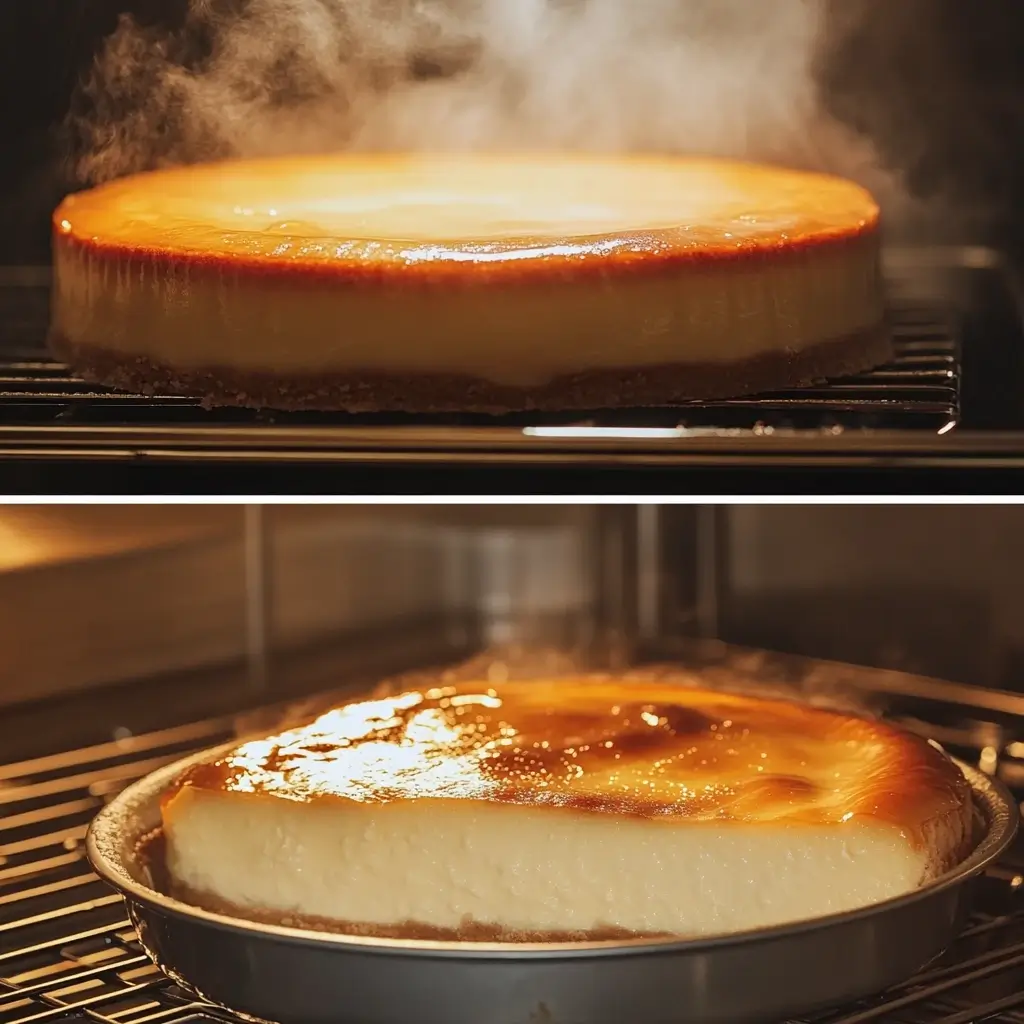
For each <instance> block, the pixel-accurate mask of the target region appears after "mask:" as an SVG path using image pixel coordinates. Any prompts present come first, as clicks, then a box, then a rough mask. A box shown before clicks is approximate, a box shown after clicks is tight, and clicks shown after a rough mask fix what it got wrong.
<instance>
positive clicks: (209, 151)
mask: <svg viewBox="0 0 1024 1024" xmlns="http://www.w3.org/2000/svg"><path fill="white" fill-rule="evenodd" d="M823 11H824V4H823V2H821V0H248V2H241V0H190V6H189V11H188V15H187V18H186V20H185V23H184V25H183V26H180V27H179V28H178V29H177V30H175V31H169V30H161V31H156V30H153V29H151V28H145V27H141V26H139V25H138V24H136V23H135V22H134V21H132V20H131V19H129V18H125V19H124V20H123V21H122V23H121V25H120V28H119V29H118V31H117V32H116V33H115V34H114V35H113V36H112V37H111V38H110V39H109V40H108V42H107V44H106V46H105V48H104V49H103V51H102V52H101V54H100V55H99V57H98V59H97V62H96V65H95V67H94V69H93V72H92V74H91V76H90V78H89V79H88V81H87V82H86V83H85V84H84V86H83V89H82V92H81V95H80V97H79V102H78V104H77V107H76V114H75V115H74V117H73V127H74V129H75V134H76V137H77V147H76V148H77V153H76V156H75V160H74V165H75V174H76V177H77V178H78V179H79V180H81V181H82V182H97V181H102V180H105V179H109V178H112V177H116V176H119V175H122V174H125V173H129V172H134V171H139V170H143V169H148V168H152V167H159V166H163V165H167V164H173V163H181V162H189V161H196V160H204V159H210V158H214V157H225V156H256V155H266V154H274V153H284V152H318V151H325V150H326V151H332V150H343V149H360V150H382V149H403V150H441V149H446V150H451V149H459V150H472V149H505V150H508V149H524V148H525V149H545V148H547V149H566V148H571V149H577V150H647V151H666V152H683V153H706V154H714V155H722V156H738V157H745V158H749V159H758V160H765V161H772V162H780V163H785V164H789V165H793V166H803V167H808V168H817V169H824V170H831V171H835V172H838V173H843V174H847V175H849V176H851V177H854V178H857V179H859V180H861V181H863V182H864V183H865V184H867V185H868V186H869V187H872V188H874V189H875V190H876V192H879V191H880V192H883V193H884V192H886V191H892V189H891V187H890V183H889V182H887V181H886V180H885V178H884V176H882V175H881V174H880V172H878V170H877V167H876V161H875V159H874V156H873V153H872V152H871V149H870V147H869V146H867V144H866V143H864V142H863V141H860V140H857V139H855V138H853V137H852V136H851V135H850V134H848V133H847V132H845V131H844V130H843V129H842V128H841V127H840V126H839V125H838V124H837V123H836V122H834V121H833V120H831V119H830V118H829V117H828V116H827V115H826V114H825V113H824V112H823V111H822V109H821V107H820V105H819V103H818V100H817V93H816V89H815V86H814V82H813V74H812V71H813V66H814V59H815V52H816V46H817V40H818V35H819V30H820V22H821V19H822V17H823Z"/></svg>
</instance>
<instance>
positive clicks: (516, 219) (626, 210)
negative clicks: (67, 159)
mask: <svg viewBox="0 0 1024 1024" xmlns="http://www.w3.org/2000/svg"><path fill="white" fill-rule="evenodd" d="M878 216H879V214H878V207H877V205H876V204H875V202H874V200H873V199H872V198H871V196H870V195H868V193H867V192H865V191H864V190H863V189H862V188H860V187H859V186H857V185H855V184H853V183H852V182H848V181H845V180H843V179H840V178H834V177H829V176H826V175H820V174H809V173H805V172H798V171H791V170H784V169H779V168H772V167H763V166H757V165H750V164H744V163H737V162H730V161H716V160H710V159H692V158H681V157H641V156H629V157H588V156H582V155H580V156H571V155H546V156H529V155H469V154H461V155H449V156H441V155H433V156H431V155H420V156H412V155H400V154H399V155H395V154H392V155H380V156H366V155H363V156H359V155H334V156H326V157H288V158H277V159H264V160H255V161H235V162H225V163H217V164H207V165H200V166H194V167H183V168H175V169H170V170H162V171H156V172H151V173H148V174H142V175H137V176H133V177H128V178H123V179H120V180H117V181H114V182H111V183H108V184H106V185H103V186H100V187H98V188H95V189H92V190H89V191H86V192H80V193H78V194H76V195H73V196H70V197H68V198H67V199H66V200H65V201H64V202H63V203H62V204H61V206H60V207H59V208H58V210H57V211H56V213H55V215H54V226H55V232H56V236H57V244H58V245H71V246H78V247H81V248H84V249H86V250H87V251H88V252H89V253H90V254H91V255H92V256H94V257H98V258H103V257H106V258H110V259H115V260H124V259H127V258H134V259H151V260H157V261H162V262H166V263H168V264H170V265H176V264H178V263H182V262H184V263H187V264H188V265H189V266H190V268H195V269H197V270H199V271H202V270H203V269H213V270H217V271H219V272H222V271H223V270H224V269H226V268H233V269H236V270H243V269H248V270H252V271H265V272H273V273H275V274H280V273H284V272H289V271H295V272H298V273H300V274H301V273H304V274H306V275H307V276H309V275H310V274H312V275H313V276H320V275H322V274H324V273H328V274H331V275H341V276H346V277H358V278H360V279H364V280H370V281H372V280H373V279H374V277H375V275H376V276H380V275H382V274H387V275H391V274H394V273H396V272H401V273H402V274H403V277H404V278H405V279H409V280H436V279H438V278H442V279H450V278H455V279H463V278H465V277H466V275H467V273H470V272H471V273H472V279H473V280H479V279H481V278H483V279H491V278H493V277H494V275H498V274H500V275H502V278H503V279H504V278H505V277H507V278H510V279H515V278H520V277H523V276H530V275H531V274H533V273H542V274H546V275H550V274H552V273H556V272H562V273H565V274H569V275H571V274H574V273H576V272H578V271H581V270H584V269H587V268H595V267H596V268H607V267H609V266H615V267H616V268H620V269H623V270H626V269H646V268H657V267H659V266H664V265H666V264H670V265H674V264H678V263H680V262H684V261H685V262H692V261H694V260H698V261H701V260H703V261H710V260H721V259H743V258H749V257H757V256H761V257H771V256H775V257H779V256H785V255H787V254H791V253H799V252H802V251H805V250H807V249H808V248H811V249H813V248H815V247H820V246H824V245H830V244H837V243H839V244H841V243H848V242H850V241H853V240H855V239H857V238H861V237H864V236H872V235H873V234H874V231H875V229H876V227H877V223H878Z"/></svg>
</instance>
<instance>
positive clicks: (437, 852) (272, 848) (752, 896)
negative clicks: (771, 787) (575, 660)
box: [167, 793, 959, 936]
mask: <svg viewBox="0 0 1024 1024" xmlns="http://www.w3.org/2000/svg"><path fill="white" fill-rule="evenodd" d="M186 799H187V804H186V805H185V806H184V807H182V808H179V809H178V811H177V815H178V821H177V824H176V825H175V828H174V831H173V832H172V838H171V841H170V842H169V843H168V849H167V853H168V867H169V869H170V871H171V873H172V876H173V877H174V878H176V879H177V880H178V881H179V882H180V883H181V884H182V885H184V886H185V887H186V888H187V889H188V890H190V891H191V892H194V893H196V894H198V895H199V896H200V898H201V897H202V895H203V894H206V896H207V897H208V898H209V897H211V896H212V894H215V901H216V902H221V903H223V904H228V905H229V906H232V907H234V908H237V910H238V911H239V912H242V913H245V912H247V911H248V912H256V913H257V914H260V915H261V916H264V917H265V916H266V914H267V912H268V911H269V912H274V913H276V914H278V915H280V917H282V918H285V917H288V916H299V917H308V918H321V919H323V918H326V919H332V920H336V921H341V922H358V923H359V924H361V925H363V926H373V925H379V926H381V928H382V929H383V930H389V929H393V928H394V926H400V925H402V924H405V923H408V922H429V923H430V925H431V926H432V927H434V928H438V929H444V930H448V929H450V930H451V931H452V932H453V933H458V932H459V931H460V929H463V928H465V926H466V924H467V922H475V923H478V924H484V925H488V924H494V925H498V926H500V928H501V929H503V930H506V931H509V932H513V933H516V932H518V933H524V934H527V935H530V934H537V933H541V934H543V933H558V932H580V933H596V934H600V933H602V932H604V931H608V930H613V929H619V930H623V931H627V932H635V933H639V934H669V935H673V934H674V935H680V934H685V935H689V936H709V935H718V934H725V933H728V932H736V931H743V930H746V929H752V928H764V927H770V926H772V925H780V924H785V923H788V922H792V921H801V920H806V919H809V918H812V917H815V916H822V915H825V914H831V913H840V912H843V911H849V910H854V909H856V908H858V907H863V906H867V905H869V904H871V903H876V902H879V901H881V900H885V899H888V898H890V897H894V896H898V895H900V894H902V893H905V892H909V891H911V890H913V889H914V888H916V887H917V886H919V885H920V884H921V883H922V882H923V881H926V880H927V879H928V878H930V877H933V876H934V875H935V874H937V873H939V872H940V871H941V870H943V869H944V868H945V865H944V864H943V863H942V862H941V860H940V859H939V858H937V857H936V856H935V855H934V854H933V852H932V850H933V849H940V848H944V847H946V846H947V845H948V844H949V843H950V842H953V843H954V845H955V842H956V841H957V840H958V839H959V837H954V836H952V835H948V836H936V837H933V844H934V845H933V846H930V847H927V848H921V849H916V848H914V846H913V845H912V844H911V843H910V842H908V840H907V838H906V836H904V835H902V834H901V833H900V831H899V830H898V829H895V828H892V827H888V828H887V827H885V826H883V825H871V824H867V825H855V826H853V827H850V828H843V829H831V830H825V829H821V828H814V827H813V826H806V825H798V824H788V825H786V824H783V825H774V826H763V825H757V824H747V825H737V824H734V823H729V824H714V823H711V822H708V823H704V824H700V825H692V824H691V825H685V824H684V825H680V824H678V823H672V822H662V821H639V822H623V821H621V820H617V819H615V818H613V817H609V816H606V815H595V814H590V815H588V814H579V813H575V812H573V811H551V810H538V809H536V808H523V807H500V806H495V805H488V804H484V803H467V804H466V805H465V806H462V807H460V808H459V809H458V810H457V811H449V810H446V809H445V808H443V807H439V806H438V805H437V804H435V803H432V802H431V801H423V802H420V803H414V804H393V805H389V806H387V807H383V808H377V809H375V810H372V811H368V810H367V808H366V807H365V805H352V806H348V807H318V808H315V809H309V808H305V807H303V806H302V805H301V804H294V803H288V802H285V801H274V800H272V799H271V798H267V797H261V796H251V797H249V798H243V799H239V800H236V801H233V802H232V801H225V800H224V799H222V798H217V797H211V796H210V795H207V794H202V793H191V794H190V795H189V796H188V797H187V798H186ZM274 805H279V806H274ZM942 827H944V828H950V829H951V831H952V828H953V827H951V826H946V825H943V826H942ZM943 840H945V842H943Z"/></svg>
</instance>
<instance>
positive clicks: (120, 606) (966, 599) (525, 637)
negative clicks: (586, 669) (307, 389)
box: [0, 506, 1024, 1024]
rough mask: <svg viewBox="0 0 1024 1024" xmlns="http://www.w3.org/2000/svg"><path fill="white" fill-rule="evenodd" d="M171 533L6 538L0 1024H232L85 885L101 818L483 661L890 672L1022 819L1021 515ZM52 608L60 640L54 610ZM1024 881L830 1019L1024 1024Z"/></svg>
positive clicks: (225, 527) (495, 518)
mask: <svg viewBox="0 0 1024 1024" xmlns="http://www.w3.org/2000/svg"><path fill="white" fill-rule="evenodd" d="M171 511H172V512H174V513H175V514H174V515H169V514H168V513H167V510H162V509H157V508H146V507H140V508H136V509H131V510H124V509H99V510H91V511H90V510H83V509H77V510H60V509H47V510H43V509H27V510H20V511H16V510H11V511H10V512H8V513H5V516H4V517H3V521H2V522H0V533H2V535H3V537H4V538H5V540H4V544H3V549H4V551H5V552H6V553H7V557H6V559H5V564H6V566H7V568H13V567H15V566H16V567H17V571H11V572H5V573H3V574H0V586H9V587H11V588H12V589H11V594H12V595H13V594H18V595H20V600H19V604H20V606H21V608H22V611H20V612H19V613H18V614H17V615H15V614H13V613H12V615H11V616H10V621H9V622H8V623H6V624H5V625H4V626H3V628H4V629H5V630H8V629H9V630H10V631H11V636H12V637H13V636H15V635H17V636H18V637H19V639H20V643H19V644H18V645H15V644H13V643H5V644H4V645H3V649H4V650H5V651H7V652H8V653H7V654H5V655H4V658H3V665H2V668H0V680H2V684H0V699H2V701H3V703H4V710H3V714H2V716H0V744H2V750H3V752H4V754H3V761H4V764H3V765H2V766H0V1021H2V1022H3V1024H29V1022H35V1021H45V1020H54V1021H85V1020H94V1021H102V1022H109V1024H113V1022H116V1024H143V1022H149V1021H161V1022H163V1021H166V1022H170V1024H177V1022H181V1021H202V1020H208V1019H228V1020H231V1019H233V1018H231V1017H230V1015H227V1014H225V1013H223V1012H222V1011H219V1010H216V1009H213V1008H211V1007H209V1006H205V1005H201V1004H198V1003H197V1002H196V1001H195V1000H194V999H193V998H191V997H189V996H187V995H186V994H185V993H184V992H182V991H181V990H180V989H178V988H177V987H176V986H175V985H173V984H171V983H170V982H169V981H168V980H167V979H166V978H164V977H163V975H161V974H160V973H159V972H158V971H157V970H156V968H154V967H153V966H152V965H151V964H150V963H149V961H148V960H147V958H146V957H145V955H144V954H143V953H142V951H141V949H140V948H139V946H138V944H137V943H136V941H135V938H134V933H133V931H132V928H131V926H130V923H129V921H128V920H127V919H126V917H125V913H124V908H123V905H122V903H121V900H120V898H119V897H117V896H115V895H113V894H111V893H110V891H109V890H107V889H105V887H104V886H103V885H102V884H101V883H100V882H99V881H98V880H97V879H96V877H95V876H94V875H92V873H91V872H90V870H89V868H88V866H87V865H86V863H85V861H84V859H83V838H84V835H85V829H86V827H87V825H88V822H89V821H90V819H91V817H92V815H93V814H94V813H95V812H96V810H97V809H98V808H99V807H100V806H102V804H103V803H104V801H106V800H108V799H109V798H110V797H111V796H112V795H114V794H116V793H117V792H119V791H120V790H121V789H122V788H123V787H124V786H125V785H126V784H128V783H129V782H131V781H132V780H134V779H137V778H139V777H141V776H142V775H144V774H146V773H148V772H150V771H152V770H154V769H156V768H157V767H159V766H161V765H163V764H166V763H168V762H170V761H172V760H175V759H177V758H179V757H180V756H182V755H183V754H185V753H187V752H190V751H193V750H197V749H201V748H203V747H207V746H211V745H214V744H216V743H218V742H220V741H222V740H224V739H226V738H230V737H231V736H232V735H235V734H237V732H238V731H250V730H252V729H253V728H254V727H255V726H256V725H258V724H259V723H260V722H261V721H262V720H264V718H265V717H266V714H267V709H271V710H273V709H274V708H280V706H281V705H282V704H285V703H291V702H294V701H296V700H301V699H302V698H303V697H305V696H307V695H310V694H313V693H320V692H323V691H327V690H330V691H337V692H339V693H344V692H353V691H357V690H359V689H360V688H361V687H364V686H366V685H368V684H370V683H372V682H375V681H376V680H378V679H379V678H381V677H382V676H385V675H388V674H392V673H396V672H402V671H405V670H409V669H420V668H424V667H430V666H434V665H448V664H452V663H456V662H461V661H465V660H467V659H469V658H472V657H474V656H476V655H477V654H479V653H480V652H481V651H509V650H519V651H523V650H527V651H530V650H534V649H551V648H554V649H558V650H561V651H571V652H573V654H574V656H575V657H577V658H580V659H585V660H587V661H589V662H595V661H596V662H598V663H606V662H607V661H608V660H609V659H617V660H618V661H619V662H621V661H622V660H627V661H630V662H644V661H648V660H665V659H671V658H673V657H679V656H681V655H682V652H684V651H687V652H690V653H688V654H687V656H688V657H689V656H691V655H692V651H693V650H694V648H693V644H695V643H696V644H699V643H701V642H702V640H701V638H707V637H720V638H723V639H725V640H727V641H729V642H731V643H737V644H742V645H759V646H761V647H763V648H766V649H776V650H784V651H786V652H789V654H790V655H792V654H796V655H809V656H815V657H826V658H834V659H842V660H845V661H848V662H851V663H860V664H863V665H870V666H876V667H877V669H878V671H877V673H872V674H871V675H870V678H871V682H870V683H869V684H868V686H867V690H865V691H864V693H863V694H862V696H863V697H864V698H865V700H866V702H867V703H868V704H869V706H870V707H872V708H873V709H875V710H877V711H880V712H882V713H884V714H886V715H888V716H889V717H890V718H892V719H893V720H895V721H897V722H900V723H901V724H903V725H904V726H905V727H907V728H909V729H912V730H916V731H919V732H921V733H923V734H925V735H927V736H929V737H932V738H934V739H936V740H937V741H939V742H941V743H943V744H944V745H945V747H946V748H947V749H948V750H949V751H950V752H951V753H952V754H954V755H955V756H958V757H960V758H962V759H964V760H966V761H968V762H970V763H972V764H975V765H978V766H979V767H980V769H981V770H982V771H984V772H987V773H991V774H993V775H996V776H998V777H999V778H1001V779H1002V780H1003V781H1005V782H1006V783H1007V784H1008V785H1009V786H1010V787H1011V789H1012V790H1013V792H1014V794H1015V795H1016V796H1017V798H1018V799H1024V725H1022V722H1024V714H1022V713H1024V696H1022V695H1021V692H1020V690H1021V687H1020V682H1019V671H1018V669H1019V665H1020V655H1021V652H1022V651H1024V635H1022V634H1021V632H1020V622H1021V621H1024V617H1021V616H1019V615H1018V614H1017V604H1018V603H1019V601H1020V595H1019V585H1018V580H1017V579H1016V578H1015V576H1014V574H1013V572H1007V571H1006V567H1007V566H1014V565H1016V564H1019V559H1016V558H1015V557H1014V552H1015V550H1016V548H1018V547H1019V545H1020V540H1019V536H1020V526H1021V516H1020V514H1019V512H1018V511H1017V510H1016V509H994V508H962V509H955V508H954V509H929V508H917V509H915V508H905V509H872V510H864V509H857V508H850V509H847V508H832V509H815V508H810V507H808V508H800V507H794V508H787V509H771V508H768V507H751V508H722V507H711V506H705V507H695V508H659V507H655V506H625V507H619V508H615V507H612V508H603V509H594V508H589V507H566V508H540V507H529V506H524V507H522V508H521V509H510V508H509V509H504V510H490V509H472V508H468V509H449V510H443V509H434V510H426V509H422V508H421V509H394V508H385V507H377V508H369V509H362V510H360V509H316V508H309V507H306V508H301V507H300V508H288V509H274V508H257V507H250V508H237V507H235V508H229V507H215V508H211V509H188V510H181V509H179V510H171ZM798 539H799V541H798ZM798 542H799V543H800V544H802V546H803V547H802V550H803V555H802V557H801V558H800V559H793V558H792V557H791V555H787V554H786V552H791V551H792V549H793V546H794V545H795V544H796V543H798ZM837 581H841V582H837ZM55 587H59V588H60V592H61V593H62V594H63V595H64V598H63V601H64V603H63V605H62V608H63V609H64V611H63V621H62V625H61V627H60V629H59V632H58V634H57V637H56V642H55V637H54V632H53V630H54V627H53V625H52V624H51V623H50V621H49V618H48V617H44V616H41V615H40V614H39V611H38V610H39V609H40V608H42V607H46V603H47V597H46V595H47V594H49V595H51V599H52V595H54V594H55V593H56V592H57V591H56V590H55V589H54V588H55ZM98 593H101V594H102V595H103V597H102V598H97V596H96V595H97V594H98ZM7 603H8V604H10V605H11V607H12V608H13V602H11V601H8V602H7ZM86 605H89V607H88V610H85V606H86ZM814 608H818V609H819V612H818V613H817V614H814V612H813V609H814ZM822 608H826V609H827V612H822V611H820V609H822ZM703 642H706V641H703ZM16 646H18V647H20V648H22V649H24V650H25V651H26V652H27V653H26V654H25V655H24V656H22V655H20V654H19V653H16V652H15V650H14V648H15V647H16ZM50 648H56V649H57V650H56V651H51V650H50ZM709 650H712V651H714V650H717V648H709ZM709 656H712V655H709ZM714 656H717V655H714ZM787 656H788V655H783V656H781V657H780V663H781V664H785V659H786V657H787ZM908 671H909V672H913V673H919V674H913V675H911V674H907V672H908ZM929 675H930V676H931V677H932V678H928V676H929ZM940 676H944V677H946V680H947V681H940V679H939V678H936V677H940ZM868 691H870V692H868ZM1022 878H1024V856H1022V855H1021V853H1020V851H1019V850H1016V851H1014V852H1013V853H1012V854H1011V855H1010V856H1009V857H1008V858H1006V859H1005V860H1004V861H1003V862H1002V863H1001V864H999V865H998V866H997V867H996V868H995V869H994V870H992V871H990V872H989V874H988V875H987V876H986V877H985V878H984V879H983V880H982V882H981V885H980V889H979V899H978V903H977V912H976V914H975V916H974V918H973V920H972V921H971V922H970V925H969V927H968V928H967V930H966V931H965V933H964V934H963V936H962V937H961V939H960V940H959V941H958V943H957V944H956V945H955V947H954V948H952V949H951V950H950V951H949V952H948V953H947V954H946V955H945V956H944V957H943V958H942V959H941V960H940V961H938V962H936V963H934V964H932V965H930V966H928V967H927V968H926V969H925V970H924V971H923V972H922V973H921V974H919V975H918V976H917V977H916V978H914V979H913V980H912V981H910V982H908V983H906V984H905V985H901V986H900V987H899V988H897V989H896V990H894V991H892V992H889V993H886V994H885V995H884V996H882V997H879V998H878V999H876V1000H872V1001H869V1002H867V1003H864V1004H863V1005H859V1006H854V1007H845V1008H840V1009H839V1010H837V1011H835V1012H833V1013H830V1014H827V1015H825V1016H823V1017H821V1018H818V1020H820V1021H821V1022H825V1021H828V1022H832V1024H837V1022H839V1021H843V1022H847V1024H853V1022H855V1021H856V1022H860V1021H872V1020H878V1021H886V1022H892V1024H897V1022H898V1024H955V1022H956V1024H967V1022H969V1021H972V1022H973V1021H982V1020H985V1021H998V1022H1005V1024H1011V1022H1014V1021H1019V1020H1022V1019H1024V991H1022V989H1021V986H1020V976H1021V974H1020V972H1021V964H1022V957H1024V953H1022V949H1024V906H1022V904H1021V888H1022ZM865 955H869V951H867V950H866V951H865Z"/></svg>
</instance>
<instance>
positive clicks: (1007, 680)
mask: <svg viewBox="0 0 1024 1024" xmlns="http://www.w3.org/2000/svg"><path fill="white" fill-rule="evenodd" d="M715 521H716V524H717V533H718V540H717V550H716V553H715V555H714V557H715V559H716V561H717V567H718V571H717V583H716V587H717V597H718V615H719V620H718V622H717V623H716V626H717V628H716V630H715V632H716V633H717V635H719V636H720V637H721V638H722V639H725V640H729V641H732V642H735V643H743V644H750V645H754V646H761V647H766V648H770V649H777V650H784V651H788V652H793V653H800V654H808V655H814V656H818V657H826V658H836V659H839V660H847V661H853V662H858V663H862V664H868V665H877V666H880V667H888V668H900V669H906V670H909V671H913V672H921V673H925V674H931V675H936V676H941V677H945V678H950V679H955V680H960V681H963V682H968V683H975V684H979V685H984V686H998V687H1005V688H1007V689H1018V690H1019V689H1021V687H1022V684H1021V681H1020V671H1021V668H1022V667H1024V665H1022V662H1024V509H1020V508H1015V507H992V506H984V507H982V506H965V507H955V506H923V507H857V506H827V507H821V506H815V507H810V506H803V507H794V506H786V507H774V506H742V507H732V508H724V509H719V510H718V511H717V512H716V513H715Z"/></svg>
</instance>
